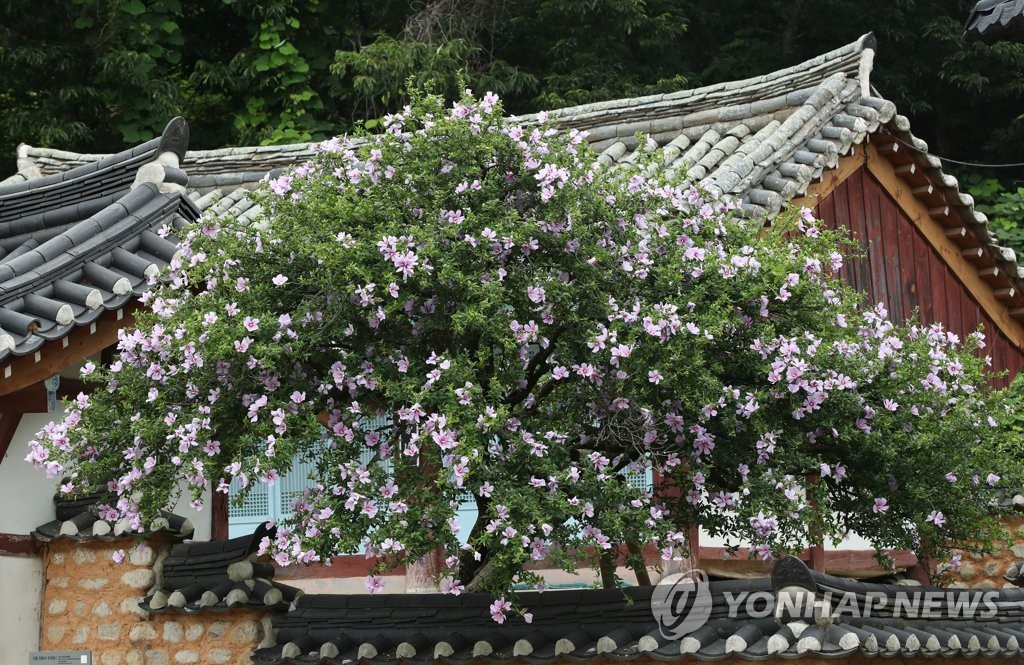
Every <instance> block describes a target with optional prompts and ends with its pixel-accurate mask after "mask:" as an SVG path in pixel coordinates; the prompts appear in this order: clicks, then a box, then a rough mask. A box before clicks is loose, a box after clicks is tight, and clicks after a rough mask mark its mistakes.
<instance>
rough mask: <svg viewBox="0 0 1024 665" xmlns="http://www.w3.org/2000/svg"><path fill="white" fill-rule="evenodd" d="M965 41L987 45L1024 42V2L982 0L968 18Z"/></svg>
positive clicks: (1023, 0) (1020, 0) (1015, 0)
mask: <svg viewBox="0 0 1024 665" xmlns="http://www.w3.org/2000/svg"><path fill="white" fill-rule="evenodd" d="M964 39H966V40H968V41H981V42H985V43H986V44H991V43H993V42H996V41H998V40H1000V39H1013V40H1024V0H981V1H980V2H978V4H976V5H974V9H972V10H971V15H970V16H968V17H967V25H966V26H965V27H964Z"/></svg>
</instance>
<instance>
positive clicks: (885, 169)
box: [867, 144, 1024, 350]
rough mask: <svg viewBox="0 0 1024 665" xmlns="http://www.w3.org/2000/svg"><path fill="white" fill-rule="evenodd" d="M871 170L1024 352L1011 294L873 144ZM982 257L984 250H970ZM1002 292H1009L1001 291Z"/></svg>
mask: <svg viewBox="0 0 1024 665" xmlns="http://www.w3.org/2000/svg"><path fill="white" fill-rule="evenodd" d="M867 165H868V171H869V172H870V173H871V175H873V176H874V177H875V179H876V180H878V182H879V183H880V184H881V185H882V187H883V188H884V189H885V191H886V192H888V193H889V196H891V197H892V199H893V200H894V201H895V202H896V204H897V205H898V206H899V207H900V209H901V210H902V211H903V212H904V214H906V216H907V218H908V219H910V221H911V222H912V223H913V224H914V225H915V226H916V227H917V228H918V230H919V231H921V234H922V235H924V237H925V238H926V239H927V240H928V242H929V243H930V244H931V245H932V247H934V248H935V251H937V252H938V253H939V256H941V257H942V260H943V261H944V262H945V263H946V265H948V266H949V267H950V269H952V271H953V273H954V274H955V275H956V276H957V279H959V281H960V283H961V284H963V285H964V288H965V289H966V291H967V292H968V293H969V294H970V295H971V297H972V298H974V300H975V301H977V303H978V304H979V305H980V306H981V309H982V310H983V311H984V312H985V313H986V314H987V315H988V316H989V318H991V319H992V321H993V322H995V324H996V326H998V328H999V330H1000V331H1001V332H1002V333H1003V334H1004V335H1005V336H1006V338H1007V340H1009V341H1010V343H1011V344H1013V345H1014V346H1016V348H1017V349H1020V350H1024V325H1022V324H1021V322H1020V321H1017V320H1016V319H1014V318H1013V317H1012V316H1010V312H1009V310H1008V307H1007V305H1006V303H1004V302H1000V295H1001V296H1002V297H1003V298H1007V299H1008V298H1009V295H1010V294H1007V293H1002V294H997V292H995V291H993V289H992V287H991V286H990V285H989V284H988V282H986V281H985V280H984V279H983V278H982V276H981V275H979V274H978V269H977V268H975V266H974V265H972V264H971V263H970V261H968V260H967V259H966V258H965V255H964V253H963V252H965V251H968V250H961V249H960V248H959V247H958V246H957V245H956V243H955V242H953V241H952V240H950V239H949V238H948V237H946V233H945V229H944V227H943V225H942V224H940V223H939V222H937V221H936V220H934V219H933V218H932V217H931V215H930V214H929V210H928V208H927V206H925V204H923V203H922V202H921V201H919V200H917V199H916V198H915V197H914V195H913V192H912V191H911V190H910V187H909V186H908V185H907V184H906V183H904V182H903V181H902V180H901V179H900V177H899V176H898V174H897V173H896V171H897V169H896V168H894V167H893V165H892V164H891V163H890V162H889V160H888V159H886V158H885V156H884V155H882V154H881V153H879V152H878V151H877V150H876V149H875V148H874V147H873V146H871V145H870V144H869V145H868V146H867ZM969 251H970V252H973V253H974V254H968V256H973V255H977V256H978V257H980V256H981V255H982V253H983V250H982V248H980V247H979V248H977V249H976V250H969ZM1001 291H1007V290H1006V289H1002V290H1001Z"/></svg>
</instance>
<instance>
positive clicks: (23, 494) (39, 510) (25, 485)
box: [0, 405, 64, 644]
mask: <svg viewBox="0 0 1024 665" xmlns="http://www.w3.org/2000/svg"><path fill="white" fill-rule="evenodd" d="M63 417H64V410H63V407H62V406H60V405H58V407H57V413H26V414H25V415H24V416H22V417H21V422H20V423H19V424H18V429H17V431H15V433H14V438H13V439H12V440H11V445H10V448H8V449H7V455H5V456H4V459H3V461H2V462H0V501H2V504H3V506H4V509H3V510H0V533H15V534H22V535H24V534H27V533H29V532H30V531H32V530H33V529H35V528H36V527H37V526H39V525H40V524H45V523H47V522H49V521H52V520H53V518H54V507H53V494H54V490H55V489H56V480H51V479H49V478H47V477H46V474H45V473H43V472H42V471H39V470H37V469H35V468H34V467H33V466H32V465H31V464H29V463H28V462H26V461H25V455H28V442H29V441H31V440H32V439H34V438H35V434H36V432H38V431H39V430H41V429H42V428H43V426H44V425H46V423H48V422H50V421H51V420H57V419H60V418H63ZM0 584H3V580H0ZM3 597H7V596H5V595H0V598H3ZM0 644H2V642H0Z"/></svg>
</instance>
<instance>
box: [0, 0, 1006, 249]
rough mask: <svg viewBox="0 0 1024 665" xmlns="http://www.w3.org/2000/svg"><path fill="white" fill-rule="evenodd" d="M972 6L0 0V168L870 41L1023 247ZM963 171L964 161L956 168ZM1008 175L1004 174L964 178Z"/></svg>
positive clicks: (623, 86) (625, 89)
mask: <svg viewBox="0 0 1024 665" xmlns="http://www.w3.org/2000/svg"><path fill="white" fill-rule="evenodd" d="M973 5H974V0H864V1H863V2H856V3H854V2H849V1H848V0H818V1H816V2H810V1H808V0H787V1H781V0H761V1H759V2H751V1H749V0H720V1H719V2H714V3H709V2H706V1H704V2H701V1H699V0H415V1H409V0H381V1H378V2H365V1H363V0H333V1H329V0H307V1H304V2H298V1H296V0H258V1H257V0H201V1H195V2H182V1H181V0H152V1H146V0H73V1H71V2H67V1H63V0H44V1H42V2H39V1H36V2H29V1H28V0H8V1H7V2H5V3H2V6H0V108H2V109H3V112H2V113H0V173H3V174H9V173H11V172H13V170H14V168H15V165H14V157H15V150H16V147H17V145H18V144H19V143H29V144H32V145H37V146H46V147H54V148H65V149H70V150H75V151H80V152H85V151H89V152H111V151H115V150H118V149H120V148H123V147H125V146H128V145H132V144H135V143H138V142H140V141H143V140H145V139H148V138H150V137H152V136H154V135H156V134H157V133H159V131H160V129H161V128H162V127H163V126H164V124H165V123H166V122H167V120H168V118H170V117H172V116H175V115H183V116H185V117H186V118H187V120H188V121H189V125H190V127H191V131H192V147H195V148H215V147H224V146H229V145H253V144H280V143H291V142H300V141H307V140H319V139H323V138H326V137H329V136H332V135H335V134H338V133H342V132H346V131H351V130H353V129H355V128H356V127H357V126H359V125H362V126H363V127H365V128H367V129H370V130H373V129H374V128H375V127H376V126H377V125H378V124H379V122H380V118H381V117H382V116H384V115H385V114H387V113H389V112H393V111H395V110H396V109H398V108H400V107H401V106H402V105H403V104H404V103H406V101H407V99H406V91H407V89H408V87H409V83H410V81H411V82H412V83H413V84H426V83H428V82H429V83H430V85H431V86H433V89H434V90H435V91H437V92H439V93H441V94H444V95H446V96H448V97H454V96H455V95H456V94H457V93H458V92H459V91H460V87H461V86H462V83H463V82H464V83H465V84H466V85H468V86H469V87H471V88H473V89H474V90H480V92H481V93H482V92H483V91H485V90H492V91H494V92H496V93H498V94H499V95H501V97H502V99H503V100H504V103H505V109H506V111H507V112H509V113H527V112H532V111H538V110H544V109H552V108H558V107H563V106H570V105H575V104H581V103H586V102H592V101H600V100H605V99H615V98H622V97H628V96H636V95H643V94H650V93H657V92H666V91H675V90H679V89H683V88H688V87H696V86H700V85H706V84H711V83H715V82H719V81H728V80H733V79H739V78H745V77H749V76H754V75H758V74H763V73H766V72H770V71H773V70H775V69H779V68H782V67H786V66H789V65H792V64H795V63H798V62H801V61H803V60H805V59H808V58H810V57H813V56H815V55H817V54H820V53H823V52H825V51H828V50H831V49H833V48H836V47H838V46H840V45H842V44H846V43H849V42H851V41H853V40H854V39H856V38H857V37H859V36H860V35H862V34H864V33H866V32H869V31H873V32H874V33H875V35H876V37H877V39H878V53H877V57H876V59H875V68H874V72H873V74H872V82H873V84H874V85H875V87H876V88H877V89H878V91H879V93H881V94H882V95H883V96H885V97H886V98H888V99H891V100H892V101H894V102H895V103H896V105H897V107H898V108H899V109H900V112H901V113H903V114H905V115H908V116H909V117H910V119H911V121H912V124H913V127H914V132H915V134H916V135H917V136H920V137H922V138H924V139H926V140H927V141H928V143H929V146H930V149H931V151H932V153H933V154H936V155H938V156H940V157H942V158H944V164H943V166H944V168H945V169H946V170H947V171H949V172H951V173H954V174H955V175H957V176H958V177H959V178H960V179H961V181H962V182H963V183H964V184H965V186H966V188H967V189H968V190H969V191H970V192H972V194H974V196H975V198H976V199H977V200H978V203H979V207H980V208H981V209H982V210H983V211H984V212H986V213H987V214H988V215H989V216H990V218H992V219H993V223H994V226H995V228H996V229H997V230H998V231H999V233H1000V237H1001V238H1003V240H1004V242H1006V243H1008V244H1010V245H1011V246H1015V247H1017V248H1021V249H1024V231H1022V230H1021V229H1020V228H1018V227H1017V224H1016V219H1018V218H1019V217H1020V213H1021V211H1022V210H1024V189H1022V188H1021V185H1022V180H1024V167H1022V166H1021V165H1020V162H1024V159H1022V158H1021V151H1020V146H1021V145H1022V140H1024V121H1022V120H1021V113H1022V111H1024V44H1020V43H1012V42H997V43H995V44H992V45H986V44H980V43H968V42H965V41H964V40H963V39H962V36H963V25H964V21H965V19H966V17H967V15H968V13H969V12H970V9H971V7H972V6H973ZM960 162H966V163H967V164H960ZM979 165H1015V166H999V167H992V166H979Z"/></svg>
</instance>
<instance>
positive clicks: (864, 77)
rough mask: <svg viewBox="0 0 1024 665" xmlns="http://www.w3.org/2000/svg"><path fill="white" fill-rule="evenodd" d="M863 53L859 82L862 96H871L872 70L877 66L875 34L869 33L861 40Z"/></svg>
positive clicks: (859, 68)
mask: <svg viewBox="0 0 1024 665" xmlns="http://www.w3.org/2000/svg"><path fill="white" fill-rule="evenodd" d="M860 44H861V52H860V65H859V66H858V68H857V80H858V81H860V96H861V97H870V96H871V70H872V69H873V68H874V65H875V49H877V48H878V39H877V38H876V37H875V33H874V32H869V33H867V34H866V35H864V36H863V37H861V38H860Z"/></svg>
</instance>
